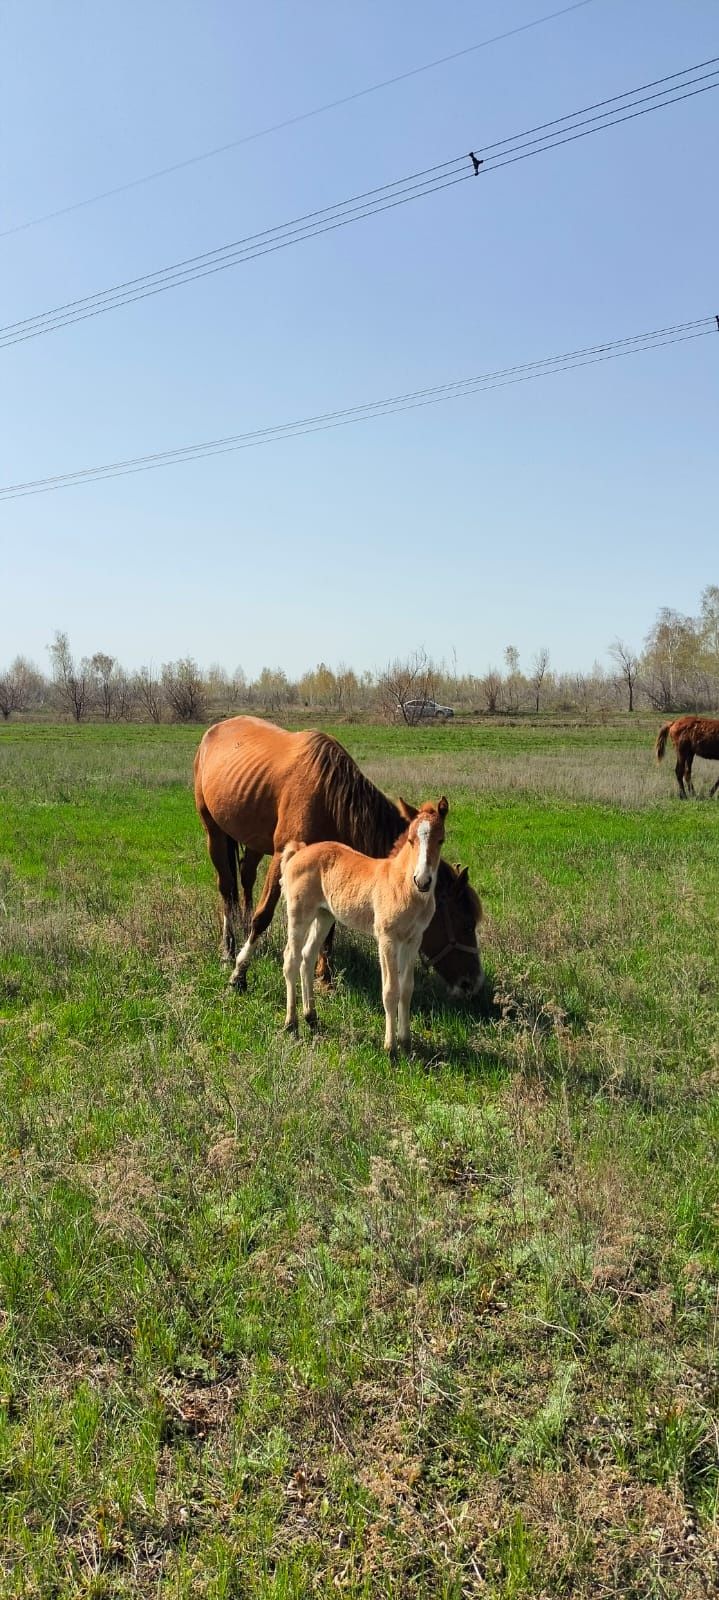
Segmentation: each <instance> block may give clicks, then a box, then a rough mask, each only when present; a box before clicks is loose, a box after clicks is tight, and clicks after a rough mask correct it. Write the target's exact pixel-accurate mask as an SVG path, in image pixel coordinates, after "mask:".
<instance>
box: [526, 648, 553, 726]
mask: <svg viewBox="0 0 719 1600" xmlns="http://www.w3.org/2000/svg"><path fill="white" fill-rule="evenodd" d="M548 666H549V651H548V649H547V646H546V645H542V648H541V650H538V651H537V653H536V655H535V657H534V659H533V661H532V672H531V676H530V679H529V681H530V683H531V685H532V688H533V690H534V709H535V711H536V712H537V714H538V713H539V692H540V689H541V687H542V684H543V683H544V679H545V676H546V671H547V667H548Z"/></svg>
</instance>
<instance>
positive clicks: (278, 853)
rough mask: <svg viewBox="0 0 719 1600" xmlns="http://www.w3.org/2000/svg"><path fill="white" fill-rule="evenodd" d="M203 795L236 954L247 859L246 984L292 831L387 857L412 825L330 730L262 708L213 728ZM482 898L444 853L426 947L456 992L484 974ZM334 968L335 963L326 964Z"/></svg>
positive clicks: (240, 962)
mask: <svg viewBox="0 0 719 1600" xmlns="http://www.w3.org/2000/svg"><path fill="white" fill-rule="evenodd" d="M195 804H196V806H197V809H198V812H199V814H200V818H201V820H202V822H203V824H204V826H205V829H206V832H207V846H208V849H209V852H210V858H211V860H212V862H213V864H214V867H215V869H216V872H217V880H218V885H219V890H220V895H221V898H222V905H223V912H224V917H223V927H222V955H223V958H224V959H225V960H226V961H232V960H233V959H234V958H235V955H236V943H235V920H236V914H237V910H238V886H237V868H238V856H239V851H238V846H240V845H241V846H243V855H242V860H241V863H240V867H239V877H240V883H241V885H242V892H243V910H244V926H245V932H246V933H247V938H246V940H245V943H244V945H243V947H242V949H241V950H240V952H239V955H237V959H236V961H235V967H234V971H233V974H232V979H231V982H232V983H233V984H234V985H235V987H236V988H244V986H245V982H246V980H245V971H246V968H247V965H248V963H249V960H250V957H251V955H252V951H253V948H254V946H255V944H256V942H257V940H258V939H259V937H260V935H261V934H263V933H264V932H265V929H266V928H268V927H269V925H270V923H271V921H272V917H273V915H274V911H275V907H276V905H277V901H278V900H279V897H280V868H281V862H282V851H283V849H284V847H285V845H286V844H288V843H289V842H290V840H292V839H302V840H303V841H304V843H305V844H315V843H319V842H320V841H321V840H325V839H327V840H330V839H332V840H338V841H339V843H340V844H347V845H350V846H351V848H352V849H353V850H360V851H361V852H362V853H363V854H364V855H368V856H375V857H379V856H387V855H389V853H390V850H391V849H392V846H393V845H394V844H395V843H396V841H397V839H398V838H399V837H400V835H401V834H403V833H404V832H405V831H406V828H407V820H408V815H414V814H415V812H414V808H413V807H408V806H405V815H403V814H402V812H401V811H400V810H399V807H398V806H396V805H394V804H393V802H392V801H391V800H388V799H387V797H386V795H384V794H382V792H381V790H380V789H377V788H375V785H374V784H373V783H370V781H369V779H368V778H365V776H364V774H363V773H362V772H360V769H359V767H358V766H357V764H356V762H355V761H353V760H352V757H351V756H350V755H349V754H348V752H347V751H346V750H345V749H344V747H343V746H342V745H341V744H339V743H338V741H337V740H336V739H332V738H330V737H329V735H328V734H325V733H313V732H302V733H287V732H286V731H285V729H284V728H276V727H275V726H274V724H273V723H271V722H264V721H262V720H261V719H260V718H258V717H229V718H228V719H227V721H226V722H217V723H215V725H214V727H212V728H208V730H207V732H206V734H205V735H204V737H203V739H202V741H201V743H200V747H199V750H198V752H197V755H196V757H195ZM265 855H269V856H271V857H272V859H271V861H270V865H269V867H268V869H267V876H266V878H265V882H264V887H263V890H262V893H261V895H260V899H259V901H258V904H257V908H256V910H255V912H254V915H253V912H252V891H253V889H254V884H255V878H256V876H257V869H258V866H259V864H260V861H261V860H262V857H263V856H265ZM480 916H481V907H480V902H479V897H478V895H477V894H476V893H475V891H474V889H472V888H471V886H470V884H469V883H468V881H467V869H466V867H465V868H464V870H463V871H461V870H460V868H459V867H451V866H450V865H449V863H448V862H446V861H442V862H441V864H440V868H439V874H438V877H437V886H436V911H435V914H434V917H433V918H432V921H431V922H430V924H429V927H428V928H427V930H426V933H425V935H424V938H423V940H422V947H421V948H422V952H423V954H424V956H425V957H426V959H427V961H429V963H430V965H431V966H433V967H435V968H436V970H437V972H438V973H439V975H440V977H441V978H443V979H444V981H445V983H446V984H447V985H448V986H449V988H450V989H451V990H452V992H453V993H457V994H475V993H477V992H478V991H479V990H480V989H481V988H482V985H483V982H484V974H483V971H482V962H481V958H480V954H479V946H478V942H477V925H478V923H479V919H480ZM323 966H324V975H325V976H326V975H327V965H326V962H325V963H323Z"/></svg>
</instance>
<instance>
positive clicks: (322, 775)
mask: <svg viewBox="0 0 719 1600" xmlns="http://www.w3.org/2000/svg"><path fill="white" fill-rule="evenodd" d="M311 758H312V763H313V767H314V771H315V774H316V776H317V778H318V780H319V782H320V783H321V785H322V798H323V800H324V803H325V805H326V807H327V810H328V812H329V814H330V816H331V818H332V821H333V823H334V825H335V827H336V829H337V837H338V839H346V841H347V843H348V844H350V845H351V846H352V848H353V850H361V851H362V852H363V853H364V854H365V855H368V856H386V855H389V853H390V850H391V849H392V846H393V845H394V844H395V842H396V841H397V840H398V839H399V838H400V836H401V835H402V834H405V833H406V832H407V823H406V822H405V819H404V817H403V816H402V813H401V812H400V810H399V807H398V806H396V805H395V804H394V802H393V801H392V800H388V799H387V796H386V795H385V794H383V793H382V791H381V789H378V788H377V787H376V785H375V784H374V783H371V782H370V780H369V778H366V777H365V775H364V773H363V772H360V769H359V767H358V766H357V763H356V761H354V760H353V759H352V756H351V755H350V754H349V752H348V751H347V750H345V749H344V746H343V745H341V744H340V743H339V741H338V740H337V739H333V738H332V737H331V736H330V734H327V733H315V734H313V736H312V746H311Z"/></svg>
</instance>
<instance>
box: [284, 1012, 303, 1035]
mask: <svg viewBox="0 0 719 1600" xmlns="http://www.w3.org/2000/svg"><path fill="white" fill-rule="evenodd" d="M299 1031H300V1030H299V1028H298V1026H297V1018H296V1017H292V1018H291V1019H290V1021H289V1022H285V1024H284V1026H283V1029H282V1032H283V1033H290V1034H292V1037H293V1038H294V1039H296V1038H297V1035H298V1033H299Z"/></svg>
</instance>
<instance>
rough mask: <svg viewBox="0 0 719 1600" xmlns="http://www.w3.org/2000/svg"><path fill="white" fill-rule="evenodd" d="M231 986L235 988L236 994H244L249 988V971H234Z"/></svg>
mask: <svg viewBox="0 0 719 1600" xmlns="http://www.w3.org/2000/svg"><path fill="white" fill-rule="evenodd" d="M230 988H231V989H234V990H235V992H236V994H244V993H245V991H246V989H247V973H246V972H233V974H232V977H231V978H230Z"/></svg>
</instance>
